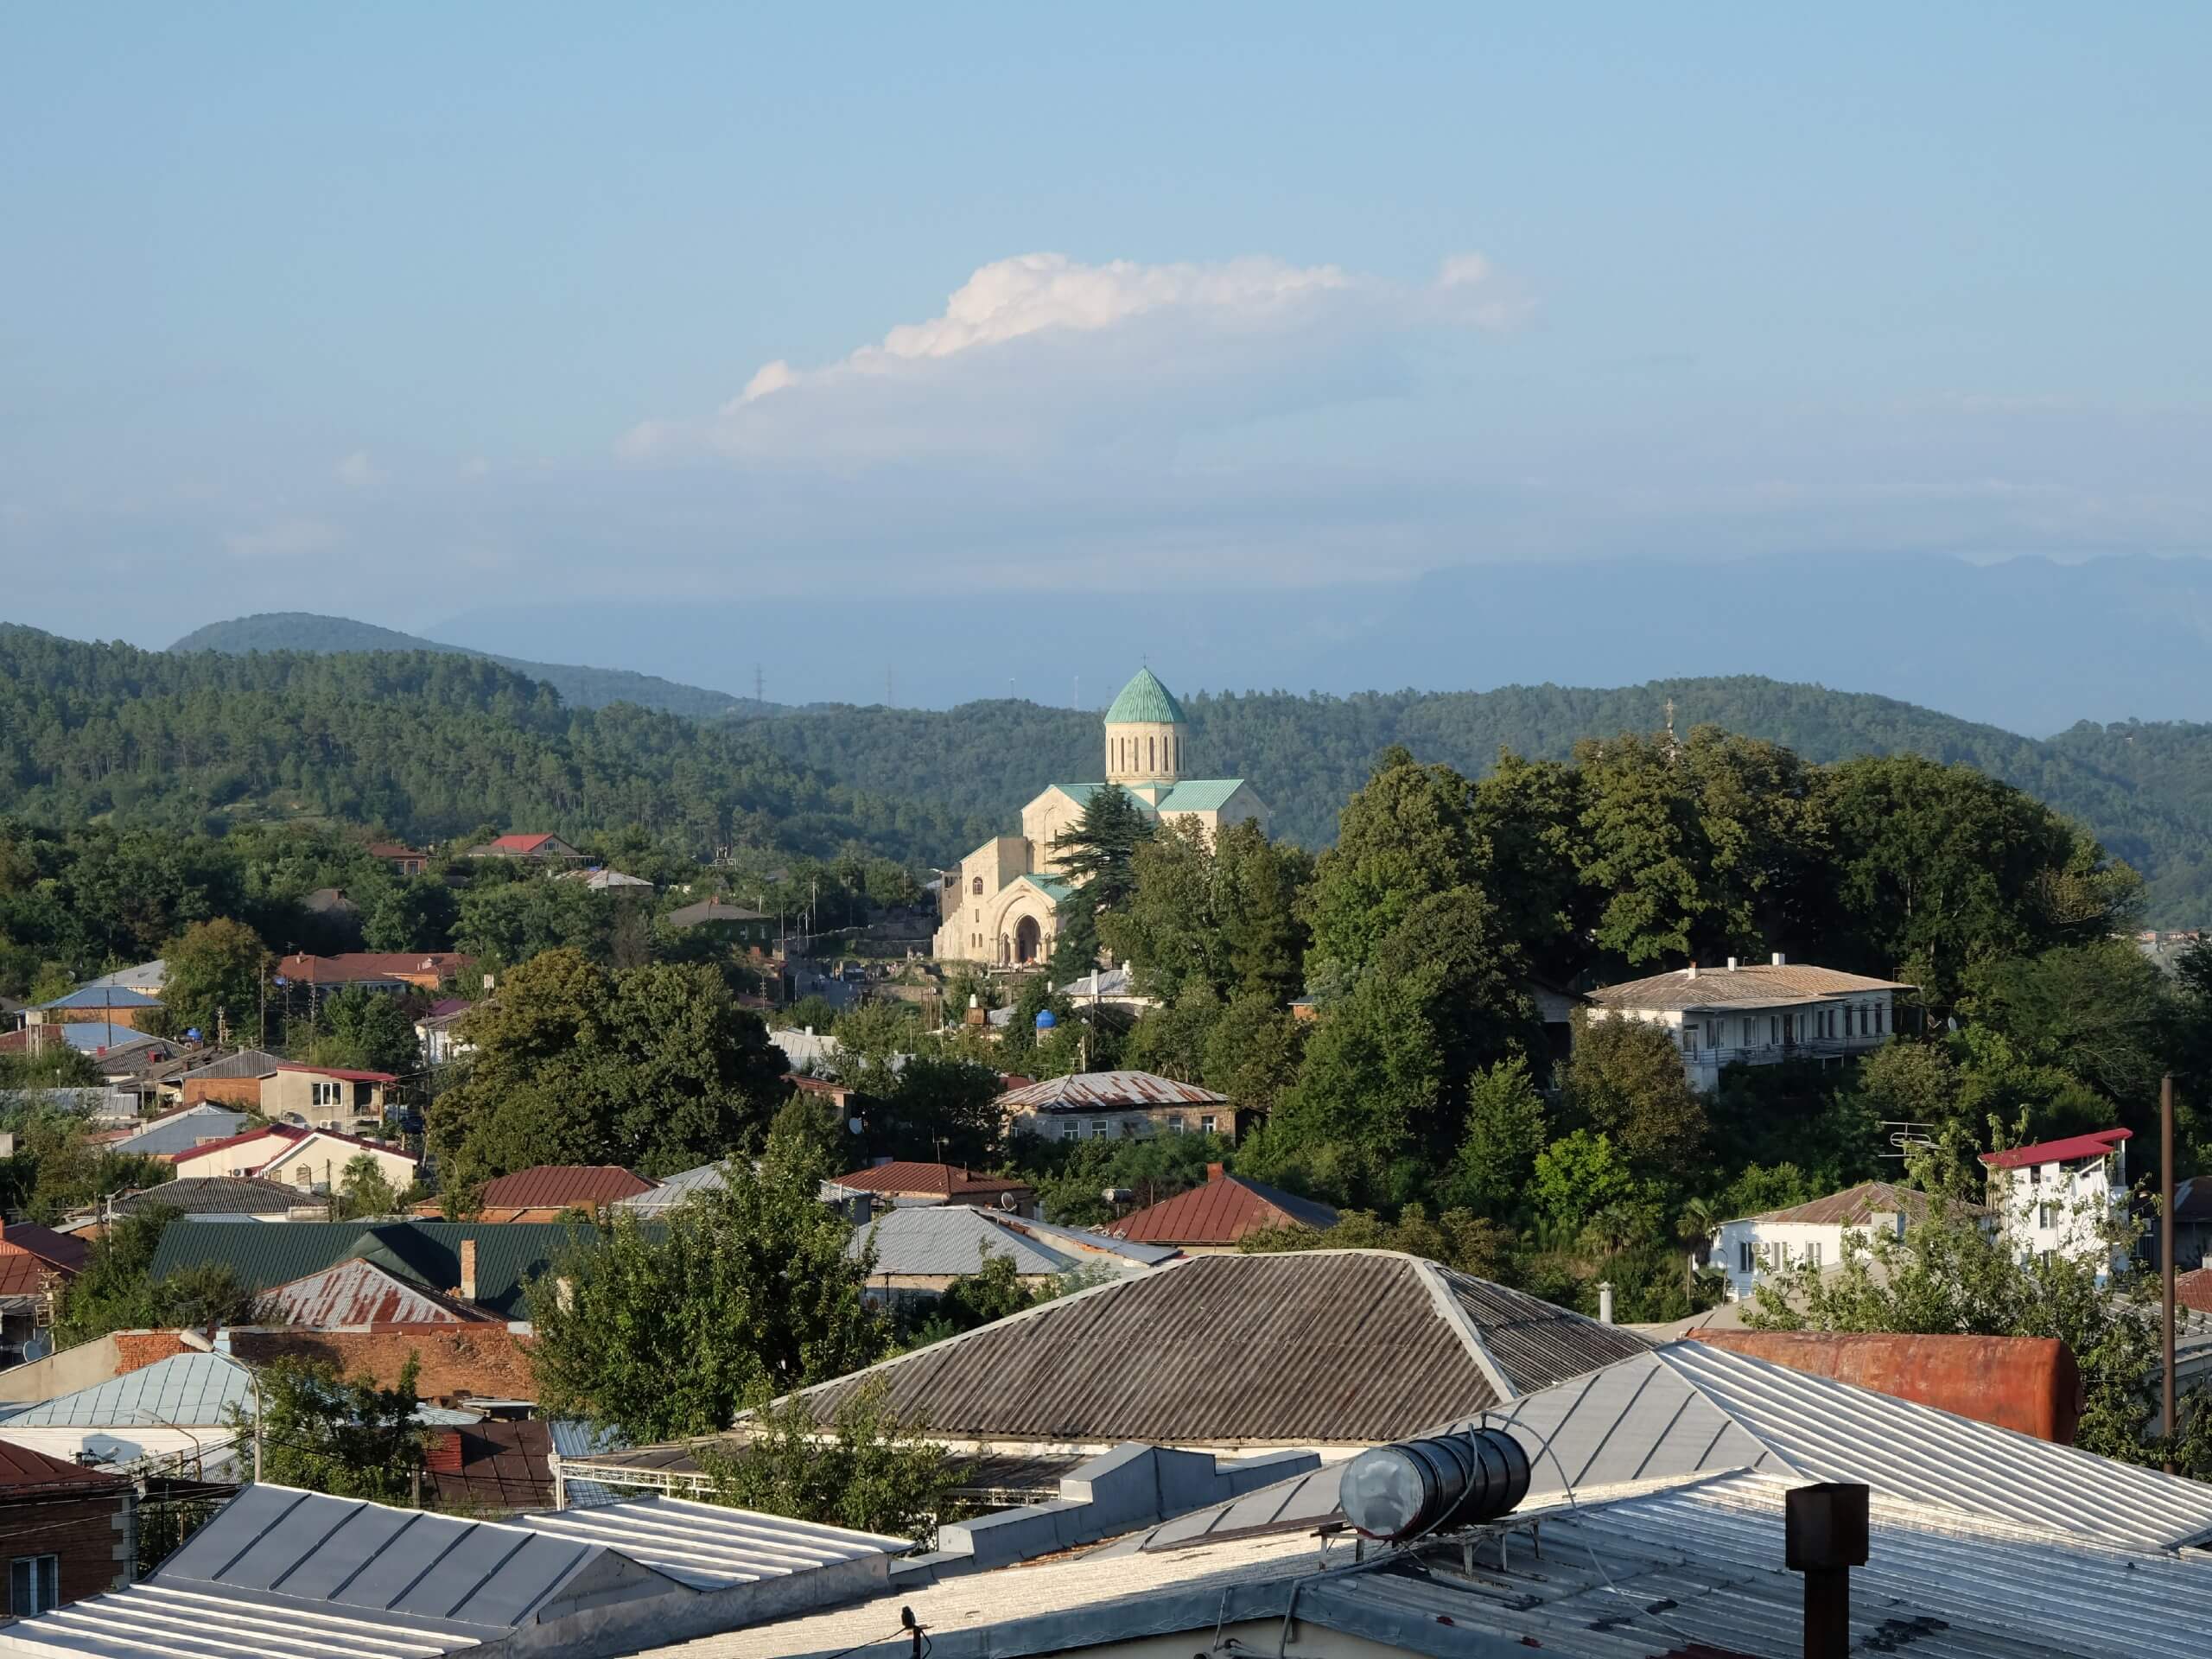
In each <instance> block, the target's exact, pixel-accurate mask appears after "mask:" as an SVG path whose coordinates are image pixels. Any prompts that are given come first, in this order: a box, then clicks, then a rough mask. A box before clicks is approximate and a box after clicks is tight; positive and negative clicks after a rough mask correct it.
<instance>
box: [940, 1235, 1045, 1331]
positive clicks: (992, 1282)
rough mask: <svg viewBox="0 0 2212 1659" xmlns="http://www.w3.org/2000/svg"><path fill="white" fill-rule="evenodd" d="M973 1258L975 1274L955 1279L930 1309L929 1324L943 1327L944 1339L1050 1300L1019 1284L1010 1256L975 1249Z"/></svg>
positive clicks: (1019, 1279) (1003, 1253)
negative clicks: (975, 1259) (945, 1327)
mask: <svg viewBox="0 0 2212 1659" xmlns="http://www.w3.org/2000/svg"><path fill="white" fill-rule="evenodd" d="M976 1256H977V1261H976V1271H975V1272H973V1273H963V1274H960V1275H959V1276H958V1277H957V1278H956V1279H954V1280H953V1281H952V1282H951V1283H950V1284H949V1285H947V1286H946V1287H944V1294H943V1295H941V1296H939V1297H938V1299H937V1300H936V1301H935V1302H933V1303H931V1305H930V1309H929V1312H930V1315H931V1319H930V1323H931V1325H937V1324H939V1323H940V1322H941V1323H943V1324H944V1325H945V1326H947V1327H948V1329H947V1331H946V1332H945V1334H946V1335H953V1336H957V1334H959V1333H960V1332H963V1331H973V1330H975V1329H976V1327H977V1326H978V1325H988V1324H989V1323H990V1322H991V1321H992V1320H994V1319H1004V1318H1006V1317H1007V1314H1009V1313H1020V1312H1021V1310H1022V1309H1023V1308H1025V1307H1028V1306H1031V1305H1033V1303H1036V1302H1039V1301H1044V1300H1050V1298H1051V1292H1050V1291H1047V1292H1046V1293H1045V1294H1043V1295H1039V1294H1038V1293H1037V1292H1035V1291H1033V1290H1032V1289H1030V1287H1028V1286H1027V1285H1025V1284H1023V1283H1022V1282H1021V1275H1020V1273H1019V1271H1017V1270H1016V1268H1015V1267H1014V1258H1013V1257H1012V1256H1011V1255H1007V1254H1006V1253H1005V1252H1003V1251H1000V1250H993V1249H988V1248H986V1247H982V1246H978V1247H977V1249H976Z"/></svg>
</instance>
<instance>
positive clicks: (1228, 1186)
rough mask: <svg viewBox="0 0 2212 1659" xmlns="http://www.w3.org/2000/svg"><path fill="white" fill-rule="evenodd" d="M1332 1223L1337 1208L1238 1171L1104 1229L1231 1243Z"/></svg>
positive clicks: (1134, 1236) (1160, 1240)
mask: <svg viewBox="0 0 2212 1659" xmlns="http://www.w3.org/2000/svg"><path fill="white" fill-rule="evenodd" d="M1336 1224H1337V1212H1336V1211H1334V1210H1332V1209H1331V1208H1330V1207H1329V1206H1328V1205H1325V1204H1317V1203H1316V1202H1314V1200H1313V1199H1312V1198H1300V1197H1299V1196H1298V1195H1297V1194H1296V1193H1294V1192H1284V1191H1283V1190H1282V1189H1281V1187H1274V1186H1268V1185H1264V1184H1262V1183H1261V1182H1259V1181H1248V1180H1246V1179H1244V1178H1243V1176H1241V1175H1224V1176H1221V1177H1219V1178H1217V1179H1213V1180H1210V1181H1208V1182H1207V1183H1206V1184H1205V1185H1204V1186H1194V1187H1192V1189H1191V1190H1190V1191H1189V1192H1178V1193H1177V1194H1176V1195H1175V1196H1174V1197H1173V1198H1166V1199H1163V1200H1162V1201H1161V1202H1160V1203H1158V1204H1155V1205H1152V1206H1151V1207H1150V1208H1149V1209H1145V1210H1140V1211H1136V1212H1135V1214H1134V1215H1128V1216H1124V1217H1122V1219H1121V1220H1119V1221H1117V1222H1116V1223H1114V1224H1113V1225H1111V1226H1110V1227H1109V1228H1107V1231H1108V1232H1109V1233H1111V1234H1113V1235H1114V1236H1115V1237H1116V1238H1126V1239H1130V1240H1132V1241H1136V1242H1140V1243H1147V1244H1234V1243H1236V1241H1237V1240H1238V1239H1240V1238H1243V1236H1245V1235H1246V1234H1247V1233H1255V1232H1260V1231H1262V1230H1265V1229H1267V1228H1269V1227H1311V1228H1313V1229H1315V1230H1323V1229H1326V1228H1330V1227H1333V1226H1335V1225H1336Z"/></svg>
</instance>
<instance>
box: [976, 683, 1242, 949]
mask: <svg viewBox="0 0 2212 1659" xmlns="http://www.w3.org/2000/svg"><path fill="white" fill-rule="evenodd" d="M1189 736H1190V726H1189V722H1188V721H1186V720H1185V717H1184V715H1183V709H1182V706H1181V705H1180V704H1179V703H1178V702H1176V701H1175V698H1174V696H1173V694H1172V693H1171V692H1170V691H1169V690H1167V688H1166V686H1165V685H1163V684H1161V683H1160V678H1159V677H1158V676H1157V675H1155V674H1154V672H1153V671H1151V670H1150V669H1149V668H1146V669H1141V670H1139V671H1138V672H1137V676H1136V677H1135V679H1133V680H1131V681H1130V682H1129V683H1128V684H1127V685H1126V686H1124V687H1122V694H1121V696H1117V697H1116V698H1115V699H1114V703H1113V706H1112V707H1111V708H1110V709H1108V710H1107V711H1106V747H1105V779H1104V781H1103V783H1074V784H1052V785H1047V786H1046V789H1045V790H1044V791H1043V792H1042V793H1041V794H1039V795H1038V796H1037V797H1036V798H1035V799H1033V800H1032V801H1031V802H1030V803H1029V804H1028V805H1027V806H1025V807H1023V808H1022V809H1021V830H1020V834H1019V835H1010V836H994V837H993V838H992V839H991V840H989V841H987V842H984V843H983V844H982V846H981V847H978V848H977V849H976V850H975V851H974V852H972V853H970V854H969V855H968V856H967V857H966V858H964V859H963V860H961V861H960V869H959V872H958V874H957V876H949V877H948V880H947V883H946V887H945V891H944V894H943V896H942V899H941V901H940V905H939V912H940V917H941V925H939V927H938V932H937V939H936V943H935V945H934V947H933V949H934V952H935V954H936V955H937V957H938V958H939V959H941V960H944V961H949V962H974V963H988V964H990V965H993V966H997V967H1020V966H1025V965H1027V964H1030V963H1042V962H1043V961H1044V960H1045V958H1046V957H1049V956H1050V955H1051V954H1052V941H1053V939H1054V938H1055V937H1056V936H1057V935H1058V931H1059V913H1060V907H1061V906H1063V905H1065V904H1066V903H1067V902H1068V900H1069V899H1070V897H1071V895H1072V893H1074V890H1075V889H1074V887H1073V885H1072V884H1071V883H1070V882H1069V881H1068V880H1066V879H1065V877H1064V876H1063V874H1061V864H1060V860H1059V855H1058V853H1057V852H1056V851H1055V850H1054V846H1053V843H1054V842H1055V841H1056V840H1057V839H1058V837H1059V836H1063V835H1065V834H1066V833H1067V831H1068V830H1069V829H1071V828H1073V827H1074V825H1075V823H1076V821H1077V819H1078V818H1080V817H1082V816H1083V810H1084V807H1085V805H1087V804H1089V802H1090V798H1091V797H1092V796H1093V795H1094V794H1096V792H1097V791H1099V790H1101V789H1103V788H1105V787H1106V786H1108V785H1114V786H1116V787H1118V788H1120V789H1122V790H1124V791H1127V792H1128V796H1129V798H1130V799H1131V800H1132V801H1134V802H1135V804H1136V806H1137V809H1138V810H1140V811H1141V812H1143V813H1144V814H1145V815H1146V816H1147V817H1152V818H1154V819H1156V820H1157V821H1158V822H1159V823H1163V824H1173V823H1198V824H1200V825H1203V826H1204V827H1205V829H1208V830H1210V831H1211V830H1218V829H1222V828H1223V827H1224V826H1225V825H1228V824H1232V823H1243V822H1246V821H1249V822H1252V823H1257V824H1258V825H1259V826H1260V827H1261V828H1262V829H1266V827H1267V821H1268V809H1267V806H1266V804H1264V803H1262V801H1261V799H1260V798H1259V796H1258V795H1257V793H1255V791H1254V790H1253V789H1252V786H1251V785H1249V784H1248V783H1246V782H1245V781H1244V780H1243V779H1241V778H1193V777H1192V776H1190V775H1189V766H1190V759H1191V757H1190V754H1189Z"/></svg>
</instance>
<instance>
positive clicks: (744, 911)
mask: <svg viewBox="0 0 2212 1659" xmlns="http://www.w3.org/2000/svg"><path fill="white" fill-rule="evenodd" d="M661 920H662V921H663V922H664V923H665V924H666V925H668V926H670V927H684V928H690V927H711V928H713V929H715V935H714V936H712V937H719V938H724V939H727V940H728V941H729V943H730V944H741V945H744V946H746V947H747V948H748V949H750V950H753V951H756V952H764V953H765V952H766V951H769V950H773V949H774V948H775V947H776V946H777V945H778V944H780V943H781V930H780V925H779V923H778V922H777V920H776V918H774V917H772V916H766V915H763V914H762V913H761V912H759V911H757V910H751V909H748V908H747V907H746V906H743V905H733V904H731V903H730V902H729V901H728V899H723V898H722V897H721V896H720V895H719V894H717V895H716V896H715V897H714V898H712V899H700V900H699V901H698V902H697V903H696V904H692V905H682V906H678V907H677V908H676V909H674V910H671V911H670V912H668V914H667V915H665V916H664V917H662V918H661Z"/></svg>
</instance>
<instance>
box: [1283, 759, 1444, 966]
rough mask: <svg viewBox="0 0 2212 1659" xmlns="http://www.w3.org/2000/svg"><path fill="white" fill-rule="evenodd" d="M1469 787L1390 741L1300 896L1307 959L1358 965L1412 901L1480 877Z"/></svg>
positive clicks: (1346, 809)
mask: <svg viewBox="0 0 2212 1659" xmlns="http://www.w3.org/2000/svg"><path fill="white" fill-rule="evenodd" d="M1471 795H1472V787H1471V785H1469V783H1468V782H1467V780H1466V779H1465V778H1463V777H1461V776H1460V775H1459V773H1458V772H1454V771H1452V768H1451V767H1449V766H1420V765H1417V764H1416V763H1415V762H1414V758H1413V756H1412V754H1411V753H1408V751H1407V750H1405V749H1404V748H1402V747H1397V746H1395V745H1394V746H1392V747H1390V748H1388V749H1386V750H1384V751H1383V753H1382V754H1381V756H1380V757H1378V758H1377V760H1376V763H1375V770H1374V772H1373V773H1372V774H1371V775H1370V777H1369V779H1368V780H1367V785H1366V787H1364V788H1363V789H1362V790H1361V791H1359V792H1358V793H1357V795H1354V796H1353V797H1352V798H1351V799H1350V800H1349V801H1347V802H1346V803H1345V804H1344V811H1343V813H1342V815H1341V816H1340V817H1338V824H1337V844H1336V845H1335V846H1334V847H1332V848H1331V849H1329V850H1328V851H1327V852H1325V853H1324V854H1322V855H1321V856H1320V858H1319V861H1317V862H1316V863H1315V865H1314V868H1313V884H1312V886H1311V887H1308V888H1307V890H1306V913H1307V916H1308V918H1310V921H1311V924H1312V926H1313V949H1312V952H1311V955H1312V957H1313V961H1315V962H1335V963H1342V964H1344V967H1346V968H1348V969H1352V970H1354V971H1357V969H1363V968H1364V967H1365V966H1366V965H1367V962H1368V958H1369V957H1371V956H1372V955H1373V954H1374V952H1375V950H1376V947H1377V946H1378V945H1380V944H1381V943H1382V941H1383V938H1384V937H1385V936H1386V935H1388V934H1389V931H1391V930H1392V929H1393V928H1395V926H1397V925H1398V924H1399V923H1400V922H1401V921H1402V920H1403V919H1404V918H1405V917H1406V916H1407V914H1408V912H1411V911H1412V909H1413V907H1414V906H1415V905H1417V904H1419V903H1420V902H1421V900H1422V899H1427V898H1428V897H1430V896H1432V895H1433V894H1436V893H1448V892H1450V891H1452V889H1453V888H1456V887H1465V886H1466V885H1468V884H1469V883H1471V882H1473V881H1477V880H1479V879H1480V878H1481V877H1482V875H1483V874H1484V872H1485V869H1486V867H1487V854H1486V849H1485V848H1484V842H1483V840H1482V837H1481V835H1480V833H1479V831H1478V828H1477V825H1476V823H1475V816H1474V811H1473V804H1472V799H1471Z"/></svg>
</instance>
